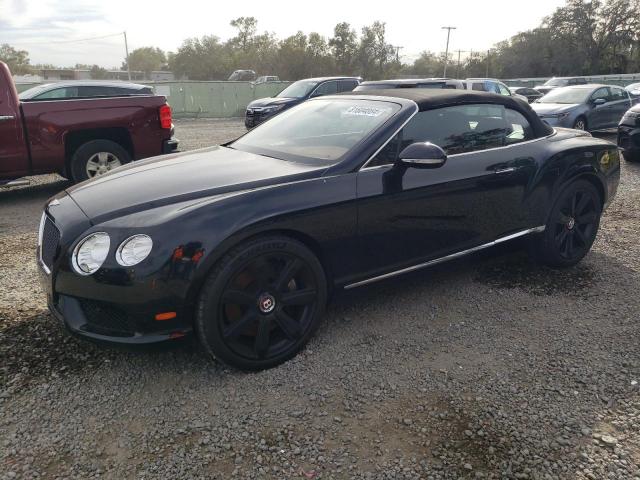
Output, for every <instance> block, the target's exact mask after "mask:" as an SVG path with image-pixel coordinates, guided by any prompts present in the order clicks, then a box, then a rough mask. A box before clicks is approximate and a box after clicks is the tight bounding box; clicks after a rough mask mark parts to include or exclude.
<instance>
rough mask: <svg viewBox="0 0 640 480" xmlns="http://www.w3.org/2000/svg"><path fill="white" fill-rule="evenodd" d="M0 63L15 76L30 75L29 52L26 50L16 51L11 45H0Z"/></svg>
mask: <svg viewBox="0 0 640 480" xmlns="http://www.w3.org/2000/svg"><path fill="white" fill-rule="evenodd" d="M0 61H2V62H4V63H6V64H7V65H8V66H9V69H10V70H11V72H12V73H14V74H16V75H24V74H26V73H31V65H29V52H27V51H26V50H17V49H15V48H13V47H12V46H11V45H9V44H6V43H4V44H2V45H0Z"/></svg>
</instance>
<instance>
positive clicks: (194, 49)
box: [169, 35, 234, 80]
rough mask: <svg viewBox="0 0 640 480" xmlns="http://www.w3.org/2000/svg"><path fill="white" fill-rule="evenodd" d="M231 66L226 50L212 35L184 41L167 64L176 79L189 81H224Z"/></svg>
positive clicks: (231, 69)
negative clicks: (182, 78)
mask: <svg viewBox="0 0 640 480" xmlns="http://www.w3.org/2000/svg"><path fill="white" fill-rule="evenodd" d="M233 66H234V65H233V62H232V59H231V57H230V55H229V51H228V49H227V48H226V47H225V45H224V44H221V43H220V39H219V38H218V37H215V36H213V35H209V36H204V37H202V38H189V39H187V40H185V41H184V42H183V43H182V45H181V46H180V48H179V49H178V51H177V52H176V53H175V54H172V55H171V56H170V64H169V67H170V68H171V70H172V71H173V72H174V73H175V74H176V76H177V77H178V78H180V77H187V78H189V79H191V80H226V79H227V77H228V76H229V73H230V72H231V71H233Z"/></svg>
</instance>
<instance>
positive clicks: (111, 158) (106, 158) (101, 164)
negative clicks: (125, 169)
mask: <svg viewBox="0 0 640 480" xmlns="http://www.w3.org/2000/svg"><path fill="white" fill-rule="evenodd" d="M120 165H122V163H121V162H120V159H119V158H118V157H116V156H115V155H114V154H113V153H110V152H98V153H95V154H93V155H92V156H91V157H89V160H87V166H86V170H87V176H88V177H89V178H93V177H97V176H100V175H104V174H105V173H107V172H109V171H111V170H113V169H114V168H116V167H119V166H120Z"/></svg>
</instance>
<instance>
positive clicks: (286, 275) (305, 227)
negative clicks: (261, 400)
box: [37, 88, 620, 370]
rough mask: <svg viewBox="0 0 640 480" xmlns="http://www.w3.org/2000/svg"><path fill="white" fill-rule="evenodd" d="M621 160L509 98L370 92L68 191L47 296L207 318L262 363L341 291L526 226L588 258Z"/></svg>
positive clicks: (46, 229) (167, 334) (66, 303)
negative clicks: (547, 121) (224, 142)
mask: <svg viewBox="0 0 640 480" xmlns="http://www.w3.org/2000/svg"><path fill="white" fill-rule="evenodd" d="M213 165H215V168H213V167H212V166H213ZM619 178H620V164H619V159H618V149H617V146H616V145H614V144H612V143H610V142H607V141H605V140H602V139H598V138H593V137H591V136H590V135H589V134H587V133H585V132H580V131H577V130H558V131H556V132H554V131H553V129H552V128H551V127H549V126H548V125H546V124H544V123H543V122H542V121H540V119H539V118H538V117H537V116H536V115H535V113H534V112H533V110H531V108H530V107H529V106H528V105H527V104H525V103H523V102H521V101H517V100H514V99H513V98H512V97H508V96H499V95H492V94H491V95H490V94H486V93H482V92H472V91H459V90H427V89H401V88H400V89H390V90H385V91H381V90H375V91H373V90H372V91H371V94H369V93H368V92H367V91H364V92H357V93H353V94H343V95H335V96H328V97H321V98H314V99H312V100H309V101H307V102H304V103H302V104H300V105H297V106H296V107H293V108H291V109H290V110H288V111H286V112H283V113H282V114H280V115H278V116H276V117H274V118H273V119H271V120H269V121H268V122H265V123H264V124H262V125H260V126H259V127H257V128H256V129H254V130H251V131H250V132H248V133H247V134H245V135H244V136H242V137H240V138H239V139H237V140H236V141H233V142H230V143H228V144H226V145H224V146H216V147H211V148H208V149H203V150H196V151H193V152H187V153H183V154H176V155H172V156H170V157H160V158H155V159H148V160H143V161H142V162H138V163H137V164H134V165H129V166H125V167H123V168H121V169H119V170H117V171H115V172H112V173H111V174H108V175H107V176H105V177H102V178H100V179H97V180H95V181H92V182H87V183H84V184H81V185H77V186H75V187H72V188H70V189H68V190H67V191H65V192H62V193H60V194H58V195H56V196H55V197H54V198H53V199H52V200H51V201H50V202H48V203H47V204H46V206H45V209H44V213H43V216H42V221H41V228H40V234H39V241H38V249H37V255H38V259H39V260H38V261H39V265H40V270H41V278H42V285H43V288H44V290H45V292H46V297H47V299H48V304H49V308H50V309H51V311H52V312H53V313H54V315H55V316H57V317H58V318H59V319H60V320H61V321H62V322H63V323H64V324H65V325H66V326H67V327H68V328H69V329H70V330H71V331H72V332H74V333H75V334H77V335H80V336H83V337H85V338H88V339H92V340H96V341H106V342H116V343H126V344H145V343H153V342H162V341H172V340H174V339H177V338H181V337H183V336H186V335H189V334H192V333H195V334H196V335H197V337H198V338H199V340H200V342H202V345H203V346H204V348H205V349H206V350H207V351H208V352H209V353H211V354H212V355H215V357H216V358H218V359H220V360H221V361H223V362H225V363H227V364H229V365H232V366H234V367H237V368H240V369H246V370H257V369H263V368H268V367H272V366H274V365H277V364H279V363H281V362H283V361H285V360H287V359H289V358H291V357H292V356H294V355H295V354H296V352H298V351H299V350H300V349H301V348H303V346H304V345H305V344H306V343H307V341H308V340H309V338H310V337H311V336H312V335H313V332H314V330H315V329H316V328H317V327H318V325H319V323H320V321H321V319H322V315H323V311H324V308H325V304H326V302H327V299H328V298H329V297H330V293H331V292H332V291H336V290H341V289H351V288H355V287H359V286H363V285H367V284H369V283H372V282H376V281H380V280H384V279H388V278H391V277H394V276H396V275H399V274H402V273H406V272H411V271H414V270H418V269H420V268H424V267H429V266H431V265H434V264H438V263H441V262H445V261H447V260H451V259H454V258H459V257H461V256H463V255H466V254H470V253H472V252H476V251H478V250H482V249H485V248H489V247H491V246H494V245H496V244H499V243H504V242H507V241H510V240H513V239H516V238H528V239H530V244H531V248H532V249H533V251H534V253H535V258H537V259H538V260H539V261H541V262H543V263H545V264H548V265H551V266H560V267H568V266H570V265H574V264H576V263H577V262H579V261H580V260H581V259H582V258H583V257H584V255H586V253H587V252H588V251H589V249H590V248H591V245H592V243H593V241H594V239H595V237H596V233H597V231H598V225H599V220H600V215H601V213H602V211H603V209H604V208H605V207H606V206H607V205H608V204H609V202H611V200H612V198H613V196H614V195H615V193H616V188H617V185H618V182H619ZM105 198H109V199H110V200H109V201H105V200H104V199H105ZM478 320H481V319H478Z"/></svg>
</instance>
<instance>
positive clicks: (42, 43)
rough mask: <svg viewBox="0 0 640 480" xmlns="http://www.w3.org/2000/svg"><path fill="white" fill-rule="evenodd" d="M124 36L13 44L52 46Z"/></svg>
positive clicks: (17, 43)
mask: <svg viewBox="0 0 640 480" xmlns="http://www.w3.org/2000/svg"><path fill="white" fill-rule="evenodd" d="M121 35H122V32H120V33H111V34H109V35H101V36H99V37H89V38H78V39H76V40H59V41H53V42H20V41H18V42H12V43H13V44H15V45H51V44H64V43H79V42H88V41H91V40H101V39H103V38H110V37H119V36H121Z"/></svg>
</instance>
